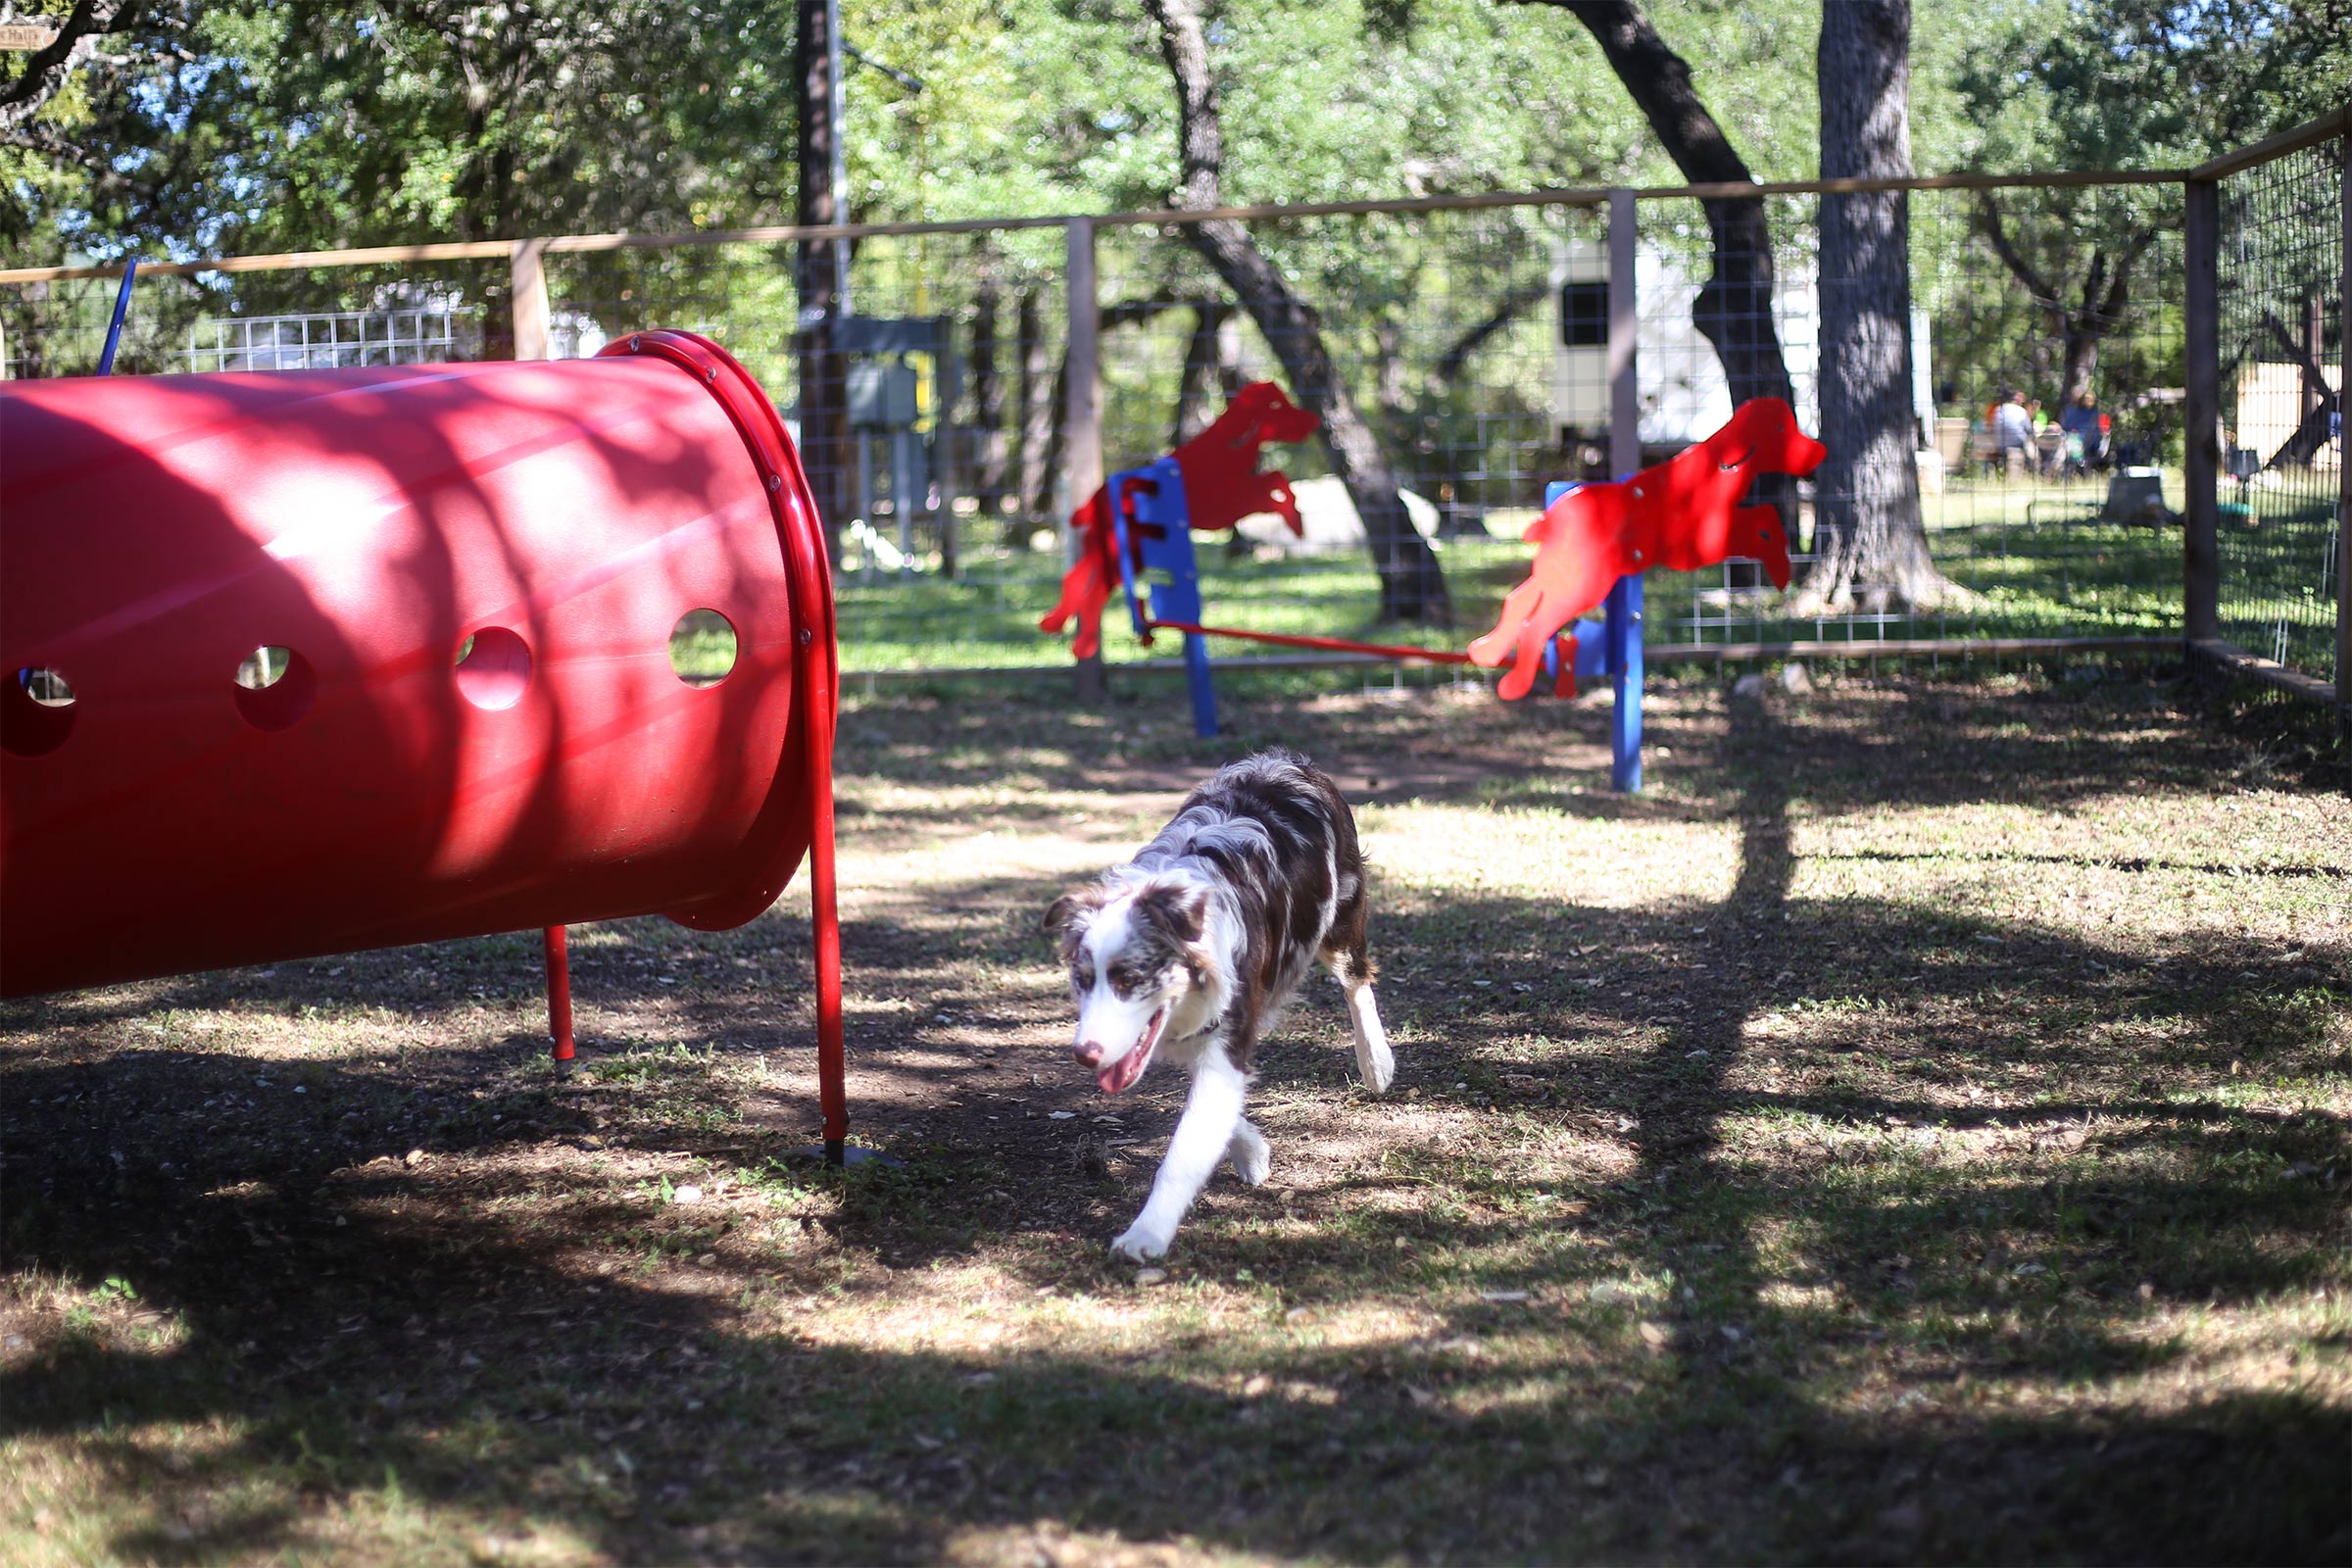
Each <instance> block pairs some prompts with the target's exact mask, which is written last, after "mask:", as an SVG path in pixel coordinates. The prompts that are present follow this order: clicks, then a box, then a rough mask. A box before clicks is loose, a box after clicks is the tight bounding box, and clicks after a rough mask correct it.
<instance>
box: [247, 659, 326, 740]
mask: <svg viewBox="0 0 2352 1568" xmlns="http://www.w3.org/2000/svg"><path fill="white" fill-rule="evenodd" d="M318 690H319V683H318V680H317V679H316V678H315V677H314V676H313V675H312V673H311V662H310V661H309V660H307V659H305V658H303V657H302V656H301V655H300V654H298V653H296V652H294V650H293V649H291V648H279V647H276V646H274V645H268V646H264V647H261V648H256V649H255V650H254V651H253V652H252V653H250V654H247V655H246V656H245V657H244V658H243V659H242V660H240V661H238V662H237V690H236V698H237V711H238V712H239V713H242V714H243V715H244V716H245V722H246V723H248V724H251V725H252V726H253V727H254V728H255V729H287V728H290V727H292V726H293V725H294V724H295V723H296V722H297V721H298V720H300V719H301V717H302V715H303V714H305V713H307V712H309V711H311V699H312V698H313V697H314V696H316V695H317V694H318Z"/></svg>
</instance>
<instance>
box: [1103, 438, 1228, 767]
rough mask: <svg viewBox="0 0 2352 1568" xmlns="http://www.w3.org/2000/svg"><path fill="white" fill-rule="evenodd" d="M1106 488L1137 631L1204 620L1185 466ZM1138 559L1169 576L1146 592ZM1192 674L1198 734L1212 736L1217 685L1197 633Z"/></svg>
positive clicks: (1188, 643) (1171, 465) (1161, 464)
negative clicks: (1149, 623) (1157, 623)
mask: <svg viewBox="0 0 2352 1568" xmlns="http://www.w3.org/2000/svg"><path fill="white" fill-rule="evenodd" d="M1106 493H1107V494H1108V496H1109V498H1110V512H1111V525H1112V527H1113V529H1114V530H1115V534H1116V542H1117V547H1118V552H1119V577H1120V580H1121V582H1122V584H1123V585H1124V586H1125V588H1126V590H1127V610H1128V613H1129V614H1130V615H1131V616H1132V617H1133V618H1134V621H1135V629H1136V633H1137V635H1138V636H1141V635H1142V634H1143V631H1144V623H1145V621H1146V620H1147V619H1151V620H1181V621H1187V622H1190V623H1191V624H1193V625H1196V626H1198V625H1200V624H1201V564H1200V559H1199V557H1198V556H1197V555H1196V554H1195V553H1194V550H1193V525H1192V513H1191V511H1190V509H1189V508H1188V507H1187V506H1186V504H1185V499H1184V470H1183V469H1181V468H1179V467H1178V466H1177V465H1176V460H1175V459H1173V458H1161V459H1160V460H1158V461H1157V462H1156V463H1152V464H1150V465H1147V466H1144V467H1141V468H1128V469H1124V470H1122V471H1121V472H1118V473H1114V474H1112V475H1111V476H1110V484H1109V486H1108V489H1107V491H1106ZM1130 501H1132V503H1133V504H1134V507H1135V515H1134V517H1133V519H1132V525H1133V526H1137V527H1139V528H1140V529H1141V531H1136V532H1134V533H1133V534H1132V535H1131V533H1130V528H1131V520H1130V519H1129V517H1128V516H1127V503H1128V502H1130ZM1143 525H1148V526H1143ZM1131 551H1132V554H1130V552H1131ZM1136 560H1141V562H1142V563H1143V569H1144V570H1147V571H1161V572H1165V573H1166V574H1167V576H1166V579H1165V580H1164V581H1161V582H1156V583H1152V584H1151V585H1150V586H1149V587H1145V588H1142V589H1141V592H1139V585H1138V584H1137V582H1136V581H1135V574H1134V567H1133V566H1132V564H1131V563H1132V562H1134V561H1136ZM1146 594H1148V595H1149V596H1150V603H1149V605H1147V604H1146V602H1145V598H1144V595H1146ZM1147 611H1148V612H1149V613H1148V614H1147ZM1184 678H1185V684H1186V685H1187V686H1189V687H1191V688H1192V697H1193V733H1194V734H1196V735H1198V736H1200V737H1201V739H1203V740H1207V739H1209V738H1211V737H1213V736H1214V735H1215V734H1216V733H1217V688H1216V683H1215V680H1214V679H1213V678H1212V676H1211V674H1210V672H1209V665H1208V639H1207V638H1205V637H1202V636H1201V635H1200V634H1198V633H1196V632H1186V633H1185V634H1184Z"/></svg>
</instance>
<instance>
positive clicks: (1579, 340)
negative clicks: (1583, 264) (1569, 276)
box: [1560, 279, 1609, 349]
mask: <svg viewBox="0 0 2352 1568" xmlns="http://www.w3.org/2000/svg"><path fill="white" fill-rule="evenodd" d="M1608 345H1609V285H1608V282H1607V280H1606V279H1603V280H1602V281H1600V282H1597V283H1566V284H1562V285H1561V287H1560V346H1561V347H1562V348H1571V349H1600V348H1607V347H1608Z"/></svg>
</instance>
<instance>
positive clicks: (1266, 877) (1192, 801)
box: [1046, 751, 1397, 1258]
mask: <svg viewBox="0 0 2352 1568" xmlns="http://www.w3.org/2000/svg"><path fill="white" fill-rule="evenodd" d="M1369 913H1370V910H1369V908H1368V906H1367V901H1366V897H1365V888H1364V857H1363V854H1362V852H1361V851H1360V850H1358V849H1357V848H1356V842H1355V816H1354V813H1352V812H1351V811H1349V810H1348V803H1347V801H1346V800H1344V799H1342V798H1341V795H1340V791H1339V787H1338V786H1337V785H1335V784H1333V783H1332V781H1331V780H1330V779H1329V778H1327V777H1325V776H1324V774H1323V773H1322V772H1321V771H1319V770H1318V769H1317V768H1316V767H1315V765H1314V764H1313V763H1311V762H1309V761H1308V760H1306V759H1305V758H1303V757H1299V756H1298V755H1296V754H1294V753H1291V752H1282V751H1273V752H1261V753H1259V754H1258V755H1257V756H1255V757H1252V758H1250V759H1249V760H1246V761H1240V762H1234V763H1232V764H1230V765H1228V766H1226V767H1224V768H1221V769H1219V770H1218V772H1217V775H1216V776H1215V777H1214V778H1212V779H1210V780H1209V781H1208V782H1207V783H1205V784H1203V785H1201V787H1200V788H1199V789H1197V790H1195V791H1193V793H1192V795H1191V796H1190V797H1189V798H1188V799H1187V800H1186V801H1185V803H1184V807H1183V809H1181V810H1179V811H1178V812H1177V813H1176V816H1175V819H1174V820H1173V821H1171V822H1170V823H1168V825H1167V826H1166V827H1164V828H1162V829H1161V830H1160V833H1159V837H1157V838H1155V839H1153V840H1152V842H1151V843H1150V844H1147V845H1145V846H1144V848H1143V852H1142V853H1141V854H1139V855H1137V856H1136V858H1134V859H1132V860H1130V861H1128V862H1127V863H1126V864H1125V865H1122V866H1118V867H1116V868H1114V869H1112V870H1110V871H1107V872H1105V873H1103V876H1102V878H1101V879H1100V880H1098V881H1097V882H1095V883H1094V884H1092V885H1091V886H1088V887H1085V888H1082V889H1080V890H1078V891H1077V892H1075V893H1067V894H1064V895H1062V897H1060V898H1059V899H1057V900H1055V901H1054V907H1052V908H1051V909H1049V910H1047V912H1046V926H1047V929H1048V930H1050V931H1053V932H1054V933H1056V934H1058V936H1059V938H1060V942H1061V956H1062V957H1063V958H1064V959H1065V960H1066V961H1067V962H1068V964H1069V966H1070V990H1071V993H1072V994H1073V995H1074V996H1075V997H1076V999H1077V1003H1078V1038H1077V1042H1076V1044H1075V1045H1074V1046H1073V1047H1072V1054H1074V1055H1076V1056H1077V1058H1078V1060H1079V1062H1080V1063H1081V1064H1082V1065H1084V1066H1087V1067H1091V1068H1093V1069H1094V1071H1095V1078H1096V1081H1097V1082H1098V1083H1100V1084H1101V1085H1102V1086H1103V1093H1104V1094H1107V1095H1115V1094H1119V1093H1121V1092H1122V1091H1124V1090H1127V1089H1129V1088H1132V1087H1133V1086H1134V1084H1135V1082H1136V1080H1137V1079H1139V1078H1141V1077H1143V1075H1144V1069H1145V1068H1146V1067H1148V1066H1150V1065H1151V1064H1152V1062H1153V1061H1154V1060H1162V1061H1168V1062H1172V1063H1175V1064H1176V1065H1179V1066H1182V1067H1184V1068H1185V1069H1187V1070H1188V1071H1190V1072H1191V1073H1192V1075H1193V1089H1192V1094H1191V1096H1190V1098H1189V1099H1187V1100H1186V1102H1185V1106H1184V1116H1183V1118H1182V1119H1181V1120H1179V1121H1178V1122H1177V1124H1176V1134H1175V1136H1174V1138H1172V1139H1171V1140H1170V1141H1169V1144H1168V1152H1167V1157H1166V1158H1165V1159H1163V1160H1161V1161H1160V1166H1159V1175H1158V1177H1157V1178H1156V1179H1155V1180H1154V1181H1153V1182H1152V1197H1151V1200H1150V1201H1148V1202H1146V1203H1145V1204H1144V1211H1143V1212H1142V1213H1141V1214H1139V1215H1137V1216H1136V1220H1135V1223H1134V1224H1132V1225H1130V1226H1128V1227H1127V1229H1126V1232H1125V1233H1124V1234H1123V1235H1121V1236H1120V1237H1119V1239H1118V1240H1117V1241H1115V1242H1112V1243H1111V1244H1110V1245H1111V1249H1112V1250H1114V1251H1116V1252H1119V1253H1121V1254H1122V1255H1124V1256H1127V1257H1131V1258H1147V1257H1158V1256H1161V1255H1162V1254H1164V1253H1165V1252H1166V1251H1167V1250H1168V1244H1169V1242H1170V1241H1172V1240H1173V1239H1174V1238H1175V1235H1176V1226H1177V1223H1178V1222H1179V1221H1181V1220H1182V1219H1183V1218H1184V1214H1185V1210H1186V1209H1188V1208H1190V1207H1192V1205H1193V1200H1194V1199H1195V1198H1197V1197H1199V1196H1200V1193H1201V1188H1202V1187H1203V1186H1204V1185H1206V1183H1207V1181H1208V1178H1209V1177H1210V1175H1212V1174H1213V1173H1214V1172H1215V1170H1216V1168H1217V1164H1218V1162H1219V1161H1221V1160H1226V1159H1230V1160H1232V1161H1233V1169H1234V1174H1235V1175H1237V1176H1239V1177H1240V1178H1241V1179H1242V1180H1243V1181H1245V1182H1248V1183H1249V1184H1250V1186H1252V1187H1254V1186H1256V1185H1257V1184H1258V1183H1260V1182H1262V1181H1264V1180H1265V1179H1266V1168H1267V1154H1266V1140H1265V1137H1264V1135H1263V1134H1261V1133H1260V1132H1259V1131H1258V1130H1257V1129H1256V1128H1255V1127H1252V1126H1250V1123H1249V1121H1248V1120H1247V1119H1245V1118H1244V1116H1243V1115H1242V1099H1243V1096H1244V1094H1245V1093H1246V1092H1247V1090H1248V1088H1249V1083H1250V1064H1251V1058H1252V1057H1253V1055H1254V1054H1255V1053H1256V1051H1257V1043H1258V1040H1259V1038H1260V1037H1261V1036H1262V1035H1263V1034H1264V1033H1265V1032H1266V1031H1267V1030H1268V1029H1270V1028H1272V1027H1273V1024H1274V1020H1275V1017H1276V1015H1277V1014H1278V1013H1279V1012H1280V1010H1281V1008H1282V1006H1283V1005H1284V1004H1285V1003H1287V1002H1289V1001H1290V1000H1291V997H1292V995H1293V994H1294V993H1295V992H1297V991H1298V989H1299V982H1300V981H1301V980H1303V979H1304V978H1305V977H1306V972H1307V967H1308V966H1309V965H1310V964H1312V963H1313V962H1314V961H1315V960H1316V959H1318V958H1320V959H1321V960H1322V961H1323V962H1325V963H1327V964H1329V965H1330V966H1331V971H1332V973H1333V974H1334V975H1336V976H1337V977H1338V978H1339V981H1340V984H1341V985H1342V986H1343V987H1345V988H1346V990H1347V993H1348V1019H1349V1021H1350V1022H1352V1023H1353V1024H1354V1026H1355V1063H1356V1066H1357V1068H1358V1069H1359V1070H1360V1071H1361V1072H1362V1073H1363V1075H1364V1082H1365V1083H1366V1084H1367V1085H1369V1086H1370V1087H1371V1089H1372V1091H1373V1092H1374V1093H1375V1094H1378V1093H1380V1092H1382V1091H1384V1090H1386V1089H1387V1088H1388V1087H1389V1082H1390V1080H1391V1079H1392V1078H1394V1077H1395V1076H1396V1071H1397V1063H1396V1059H1395V1058H1394V1057H1393V1056H1391V1055H1390V1054H1389V1042H1388V1037H1387V1035H1386V1034H1384V1033H1383V1032H1382V1030H1381V1027H1380V1009H1379V1007H1378V1006H1377V1005H1375V1004H1374V1002H1373V998H1372V960H1371V958H1370V956H1368V955H1367V954H1366V952H1365V949H1364V927H1365V922H1366V920H1367V918H1368V916H1369Z"/></svg>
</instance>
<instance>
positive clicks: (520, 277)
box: [508, 239, 548, 360]
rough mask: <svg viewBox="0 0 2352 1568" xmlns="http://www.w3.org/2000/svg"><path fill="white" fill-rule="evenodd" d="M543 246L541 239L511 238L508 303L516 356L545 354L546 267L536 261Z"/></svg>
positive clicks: (526, 357)
mask: <svg viewBox="0 0 2352 1568" xmlns="http://www.w3.org/2000/svg"><path fill="white" fill-rule="evenodd" d="M546 249H547V241H545V240H543V239H518V240H516V241H515V255H514V260H513V261H512V262H511V263H510V264H509V267H510V269H511V270H510V271H509V274H508V275H509V277H510V278H511V280H512V282H513V288H514V292H513V296H512V300H511V303H512V306H513V309H514V312H515V358H516V359H518V360H544V359H546V358H547V316H548V309H547V269H546V268H544V267H542V266H541V265H540V260H539V259H540V256H541V254H542V253H543V252H544V251H545V250H546Z"/></svg>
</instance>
